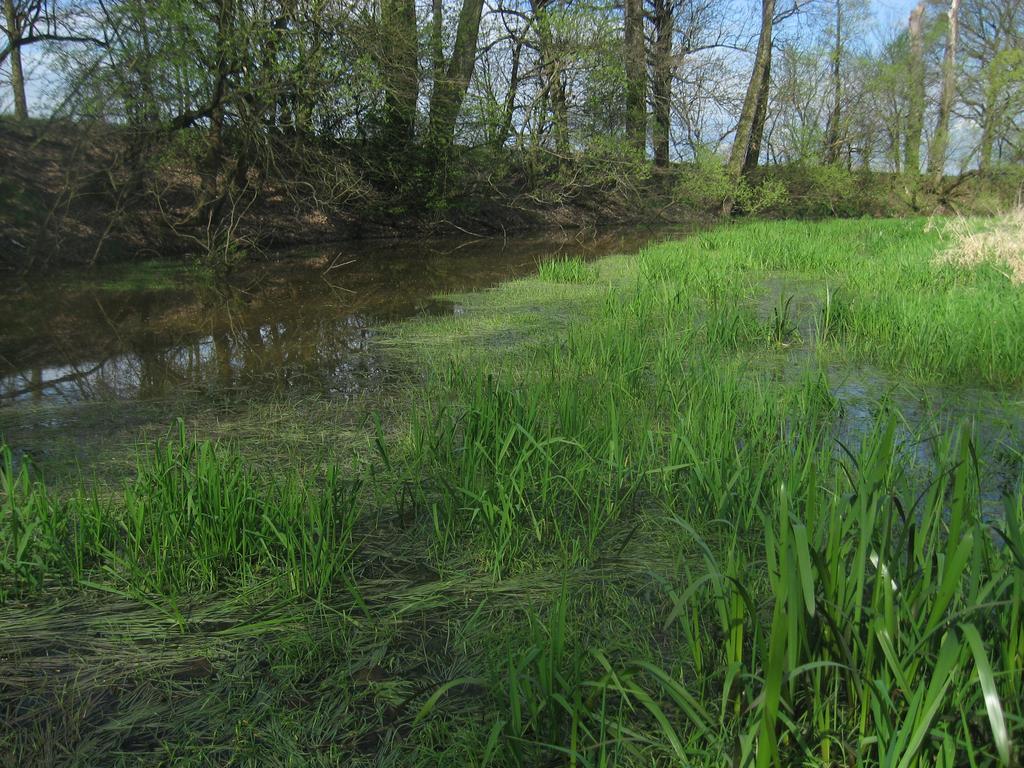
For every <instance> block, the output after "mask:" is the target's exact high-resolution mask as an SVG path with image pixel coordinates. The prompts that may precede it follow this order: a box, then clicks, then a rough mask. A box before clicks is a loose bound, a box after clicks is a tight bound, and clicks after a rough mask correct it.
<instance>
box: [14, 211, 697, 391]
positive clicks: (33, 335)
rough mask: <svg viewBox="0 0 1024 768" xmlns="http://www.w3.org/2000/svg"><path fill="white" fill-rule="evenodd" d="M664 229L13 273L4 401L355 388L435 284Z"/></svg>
mask: <svg viewBox="0 0 1024 768" xmlns="http://www.w3.org/2000/svg"><path fill="white" fill-rule="evenodd" d="M671 234H679V230H675V231H674V232H656V231H652V230H649V229H644V230H620V231H614V232H610V233H605V234H601V235H596V234H594V233H589V234H579V235H575V236H570V235H565V236H556V237H552V236H550V235H548V236H545V237H530V238H516V239H508V240H492V239H485V240H480V239H474V240H468V239H434V240H431V239H423V240H415V241H412V240H403V241H374V242H361V243H345V244H336V245H330V246H318V247H315V248H306V249H301V250H295V251H291V252H287V253H281V254H278V255H277V256H276V257H275V258H273V259H268V260H265V261H261V262H259V263H255V264H251V265H248V266H246V267H245V268H244V269H242V270H240V271H239V272H238V273H237V274H235V275H233V276H232V278H231V279H230V281H228V282H227V284H218V285H212V284H211V283H210V282H209V281H207V280H201V279H199V278H198V277H197V276H196V275H195V274H194V273H192V272H191V271H189V270H188V269H187V268H185V267H182V266H180V265H174V264H170V263H160V262H155V263H147V264H141V265H131V266H124V265H122V266H117V267H109V268H105V269H97V270H90V271H82V272H76V273H71V274H65V275H62V276H61V277H60V278H59V279H56V280H54V279H50V278H46V279H34V280H32V281H28V282H23V283H21V284H16V285H10V286H8V287H6V288H5V289H3V290H2V292H0V306H2V307H3V311H2V315H0V318H2V320H0V408H3V407H7V408H11V407H17V406H18V404H21V403H25V404H27V403H47V402H52V403H57V402H65V403H67V402H78V401H88V400H104V399H106V400H109V399H114V400H146V399H153V398H162V397H169V396H175V397H177V396H180V395H182V394H193V393H194V394H204V393H207V394H217V395H218V396H227V397H229V398H230V397H232V396H238V397H251V396H253V395H257V394H265V393H271V392H275V393H279V392H285V391H295V390H301V391H303V392H313V393H317V394H323V395H327V396H347V395H351V394H354V393H357V392H360V391H362V390H365V389H366V388H373V387H379V386H381V385H382V384H385V383H386V382H387V381H388V378H389V377H390V376H393V375H394V372H393V371H391V370H389V368H388V366H387V364H386V362H385V360H384V358H383V357H382V355H381V354H380V352H379V350H378V348H377V345H376V344H375V341H376V339H377V335H378V331H379V328H380V327H381V326H382V325H383V324H385V323H387V322H390V321H394V320H398V319H402V318H407V317H412V316H415V315H419V314H443V313H451V312H458V311H459V306H458V305H457V304H456V303H453V302H451V301H445V300H439V299H437V298H436V297H437V296H438V294H442V293H451V292H460V291H469V290H477V289H481V288H486V287H489V286H492V285H495V284H497V283H499V282H501V281H503V280H507V279H510V278H513V277H516V276H522V275H526V274H529V273H531V272H535V271H536V269H537V266H538V264H539V263H541V262H542V261H545V260H549V259H555V258H564V257H566V256H574V255H579V256H582V257H584V258H588V259H590V258H597V257H599V256H602V255H605V254H609V253H629V252H634V251H637V250H639V249H640V248H642V247H643V246H644V245H646V244H648V243H650V242H652V241H654V240H659V239H665V238H666V237H668V236H670V235H671Z"/></svg>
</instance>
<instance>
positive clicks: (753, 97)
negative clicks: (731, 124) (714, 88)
mask: <svg viewBox="0 0 1024 768" xmlns="http://www.w3.org/2000/svg"><path fill="white" fill-rule="evenodd" d="M774 22H775V0H761V32H760V34H759V35H758V40H757V51H756V52H755V53H754V66H753V69H752V70H751V73H750V81H749V82H748V83H747V90H746V95H745V96H744V97H743V107H742V109H741V110H740V117H739V122H738V123H737V124H736V134H735V136H734V137H733V143H732V148H731V150H730V152H729V164H728V166H727V167H728V172H729V176H730V177H731V178H732V179H734V180H737V179H739V177H740V175H741V174H742V172H743V166H744V164H745V163H746V162H747V153H748V152H749V151H750V145H751V137H752V136H753V133H754V127H755V123H756V121H757V110H758V104H759V102H760V97H761V94H762V93H763V92H764V89H765V87H766V86H765V82H766V81H768V80H770V76H771V56H772V27H773V24H774ZM762 124H763V123H762ZM731 208H732V203H731V201H730V202H727V203H726V210H727V211H728V210H729V209H731Z"/></svg>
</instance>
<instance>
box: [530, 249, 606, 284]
mask: <svg viewBox="0 0 1024 768" xmlns="http://www.w3.org/2000/svg"><path fill="white" fill-rule="evenodd" d="M537 275H538V276H539V277H540V279H541V280H547V281H548V282H551V283H593V282H596V281H597V269H596V268H595V267H594V266H593V265H592V264H587V263H586V262H585V261H583V259H582V258H580V257H579V256H571V257H569V258H563V259H552V260H551V261H542V262H541V263H540V264H539V265H538V267H537Z"/></svg>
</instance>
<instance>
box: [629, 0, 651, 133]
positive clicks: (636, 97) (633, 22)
mask: <svg viewBox="0 0 1024 768" xmlns="http://www.w3.org/2000/svg"><path fill="white" fill-rule="evenodd" d="M625 48H626V50H625V63H626V139H627V140H628V141H629V143H630V145H631V146H632V147H634V148H635V149H637V150H639V151H640V152H643V151H644V150H645V149H646V148H647V62H646V56H645V53H644V4H643V0H625Z"/></svg>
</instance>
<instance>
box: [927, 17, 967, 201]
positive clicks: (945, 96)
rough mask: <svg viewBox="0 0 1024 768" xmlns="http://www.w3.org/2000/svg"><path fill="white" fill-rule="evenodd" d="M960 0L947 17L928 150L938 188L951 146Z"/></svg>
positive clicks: (932, 173) (933, 179)
mask: <svg viewBox="0 0 1024 768" xmlns="http://www.w3.org/2000/svg"><path fill="white" fill-rule="evenodd" d="M959 10H960V0H950V2H949V10H948V11H947V12H946V17H947V19H948V20H949V29H948V30H947V38H946V52H945V54H944V55H943V57H942V93H941V95H940V97H939V115H938V121H937V123H936V125H935V138H934V139H933V140H932V144H931V147H929V152H928V174H929V176H931V180H932V186H933V187H935V188H936V189H937V188H938V187H939V185H941V184H942V176H943V173H944V172H945V169H946V150H947V148H948V147H949V115H950V113H951V112H952V111H953V97H954V96H955V95H956V43H957V35H958V20H957V12H958V11H959Z"/></svg>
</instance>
